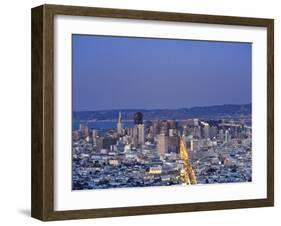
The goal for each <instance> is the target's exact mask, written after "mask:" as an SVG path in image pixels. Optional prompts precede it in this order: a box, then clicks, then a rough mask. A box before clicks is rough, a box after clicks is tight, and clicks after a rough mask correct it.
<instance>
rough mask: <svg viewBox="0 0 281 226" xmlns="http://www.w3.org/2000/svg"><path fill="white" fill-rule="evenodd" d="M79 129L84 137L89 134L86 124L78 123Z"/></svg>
mask: <svg viewBox="0 0 281 226" xmlns="http://www.w3.org/2000/svg"><path fill="white" fill-rule="evenodd" d="M79 131H80V132H81V134H82V136H83V138H86V137H87V136H89V128H88V125H87V124H84V123H80V125H79Z"/></svg>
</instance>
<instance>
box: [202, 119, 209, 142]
mask: <svg viewBox="0 0 281 226" xmlns="http://www.w3.org/2000/svg"><path fill="white" fill-rule="evenodd" d="M202 125H203V129H202V132H203V137H204V138H205V139H207V138H210V125H209V124H208V123H206V122H202Z"/></svg>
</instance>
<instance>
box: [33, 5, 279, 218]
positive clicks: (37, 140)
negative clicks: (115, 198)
mask: <svg viewBox="0 0 281 226" xmlns="http://www.w3.org/2000/svg"><path fill="white" fill-rule="evenodd" d="M55 15H71V16H87V17H92V16H94V17H108V18H126V19H140V20H154V21H174V22H183V23H184V22H189V23H205V24H217V25H240V26H255V27H264V28H266V29H267V160H266V161H267V198H265V199H249V200H238V201H217V202H203V203H202V202H201V203H178V204H169V205H156V206H155V205H154V206H136V207H122V208H100V209H77V210H69V211H55V210H54V149H53V146H54V139H53V134H54V110H55V109H54V62H53V61H54V16H55ZM31 51H32V191H31V192H32V200H31V215H32V217H34V218H37V219H40V220H43V221H50V220H66V219H82V218H98V217H115V216H129V215H143V214H163V213H175V212H187V211H203V210H220V209H235V208H250V207H265V206H273V205H274V21H273V19H261V18H245V17H230V16H213V15H199V14H198V15H196V14H185V13H168V12H153V11H137V10H126V9H109V8H91V7H77V6H62V5H42V6H39V7H36V8H33V9H32V49H31Z"/></svg>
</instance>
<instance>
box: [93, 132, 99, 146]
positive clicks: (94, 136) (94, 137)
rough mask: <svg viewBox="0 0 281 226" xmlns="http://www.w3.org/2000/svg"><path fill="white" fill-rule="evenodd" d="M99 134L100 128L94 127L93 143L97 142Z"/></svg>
mask: <svg viewBox="0 0 281 226" xmlns="http://www.w3.org/2000/svg"><path fill="white" fill-rule="evenodd" d="M98 136H99V133H98V130H96V129H93V130H92V137H93V144H94V145H96V144H97V137H98Z"/></svg>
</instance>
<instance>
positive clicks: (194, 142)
mask: <svg viewBox="0 0 281 226" xmlns="http://www.w3.org/2000/svg"><path fill="white" fill-rule="evenodd" d="M190 150H191V151H198V150H199V140H197V139H191V140H190Z"/></svg>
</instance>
